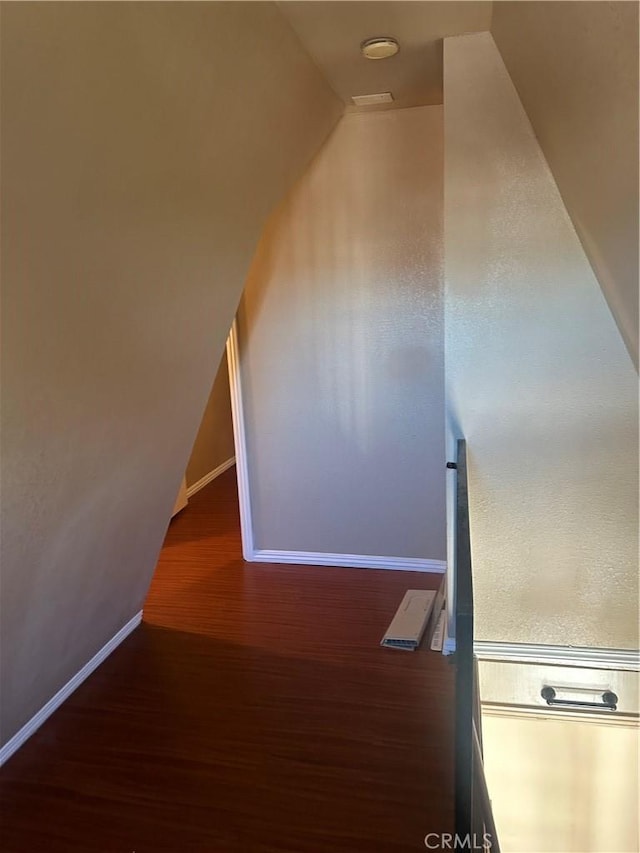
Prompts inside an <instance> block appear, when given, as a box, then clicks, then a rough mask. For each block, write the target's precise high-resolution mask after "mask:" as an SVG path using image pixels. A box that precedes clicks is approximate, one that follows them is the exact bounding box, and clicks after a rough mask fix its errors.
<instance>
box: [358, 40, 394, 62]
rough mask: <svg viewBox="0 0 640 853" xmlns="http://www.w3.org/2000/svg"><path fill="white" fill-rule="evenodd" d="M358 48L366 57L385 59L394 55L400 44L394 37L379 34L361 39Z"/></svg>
mask: <svg viewBox="0 0 640 853" xmlns="http://www.w3.org/2000/svg"><path fill="white" fill-rule="evenodd" d="M360 50H361V51H362V55H363V56H364V57H365V58H366V59H387V58H388V57H390V56H395V55H396V53H397V52H398V51H399V50H400V45H399V44H398V42H397V41H396V40H395V39H394V38H391V37H389V36H384V37H383V36H379V37H378V38H373V39H367V40H366V41H363V42H362V44H361V45H360Z"/></svg>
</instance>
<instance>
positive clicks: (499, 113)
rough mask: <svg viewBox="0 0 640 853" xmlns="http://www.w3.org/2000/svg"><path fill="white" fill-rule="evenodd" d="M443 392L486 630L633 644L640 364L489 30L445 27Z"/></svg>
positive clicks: (549, 639) (480, 627) (523, 637)
mask: <svg viewBox="0 0 640 853" xmlns="http://www.w3.org/2000/svg"><path fill="white" fill-rule="evenodd" d="M444 73H445V151H446V158H445V258H446V260H445V282H446V283H445V293H446V297H445V304H446V311H445V317H446V319H445V327H446V332H445V340H446V373H447V402H448V408H449V413H450V415H451V417H452V419H453V421H454V423H456V424H457V428H458V430H459V431H460V432H461V433H462V434H463V435H464V436H465V437H466V439H467V442H468V447H469V456H470V477H471V485H470V498H471V528H472V529H471V533H472V545H473V558H474V577H475V598H476V608H477V616H476V620H477V636H478V638H479V639H484V640H498V641H511V642H532V643H550V644H556V643H557V644H567V645H570V644H574V645H583V646H601V647H621V648H629V647H632V648H633V647H635V648H637V644H638V610H637V602H638V395H637V376H636V373H635V370H634V368H633V365H632V363H631V360H630V359H629V356H628V354H627V352H626V350H625V346H624V343H623V341H622V338H621V336H620V333H619V331H618V329H617V327H616V325H615V322H614V320H613V318H612V316H611V313H610V311H609V309H608V307H607V304H606V302H605V299H604V297H603V295H602V292H601V290H600V287H599V286H598V282H597V280H596V278H595V276H594V274H593V271H592V269H591V266H590V264H589V262H588V261H587V258H586V256H585V254H584V251H583V249H582V246H581V244H580V241H579V239H578V237H577V235H576V233H575V230H574V228H573V226H572V224H571V220H570V219H569V216H568V214H567V212H566V209H565V207H564V205H563V203H562V199H561V197H560V194H559V192H558V189H557V187H556V184H555V182H554V180H553V177H552V175H551V172H550V170H549V167H548V166H547V163H546V161H545V159H544V157H543V155H542V152H541V150H540V147H539V145H538V143H537V141H536V139H535V137H534V135H533V131H532V129H531V125H530V124H529V122H528V120H527V117H526V114H525V112H524V110H523V108H522V105H521V103H520V101H519V99H518V95H517V92H516V90H515V89H514V87H513V84H512V82H511V80H510V78H509V75H508V73H507V70H506V68H505V66H504V63H503V62H502V59H501V57H500V54H499V52H498V50H497V48H496V46H495V44H494V42H493V39H492V37H491V36H490V35H489V34H478V35H470V36H460V37H458V38H453V39H448V40H446V41H445V72H444Z"/></svg>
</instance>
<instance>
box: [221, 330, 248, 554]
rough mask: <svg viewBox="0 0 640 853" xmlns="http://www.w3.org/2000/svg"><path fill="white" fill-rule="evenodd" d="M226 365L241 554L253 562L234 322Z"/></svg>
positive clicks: (244, 434) (237, 350) (244, 436)
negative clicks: (238, 508)
mask: <svg viewBox="0 0 640 853" xmlns="http://www.w3.org/2000/svg"><path fill="white" fill-rule="evenodd" d="M227 364H228V366H229V387H230V389H231V417H232V420H233V440H234V444H235V448H236V475H237V478H238V503H239V504H240V532H241V534H242V556H243V557H244V559H245V560H247V561H249V562H250V561H251V559H252V554H253V528H252V525H251V496H250V494H249V472H248V470H247V436H246V433H245V428H244V408H243V405H242V385H241V382H240V350H239V348H238V324H237V322H236V320H234V321H233V325H232V326H231V331H230V332H229V337H228V338H227Z"/></svg>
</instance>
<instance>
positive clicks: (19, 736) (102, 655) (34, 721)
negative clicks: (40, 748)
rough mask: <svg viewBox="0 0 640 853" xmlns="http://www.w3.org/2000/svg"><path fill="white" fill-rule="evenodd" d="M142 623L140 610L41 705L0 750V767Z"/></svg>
mask: <svg viewBox="0 0 640 853" xmlns="http://www.w3.org/2000/svg"><path fill="white" fill-rule="evenodd" d="M141 621H142V610H141V611H140V612H139V613H136V615H135V616H134V617H133V619H130V620H129V621H128V622H127V624H126V625H123V627H122V628H120V630H119V631H118V633H117V634H115V635H114V636H113V637H112V638H111V639H110V640H109V642H108V643H106V644H105V645H104V646H103V647H102V648H101V649H100V651H99V652H97V653H96V654H95V655H94V656H93V657H92V658H91V660H90V661H89V662H88V663H86V664H85V665H84V666H83V667H82V669H81V670H80V671H79V672H77V673H76V674H75V675H74V676H73V678H72V679H71V680H70V681H67V683H66V684H65V685H64V687H62V688H61V689H60V690H58V692H57V693H56V694H55V696H52V697H51V699H49V701H48V702H47V704H46V705H43V706H42V708H40V710H39V711H38V712H37V714H34V716H33V717H31V719H30V720H29V722H28V723H25V724H24V726H23V727H22V728H21V729H20V731H18V732H16V734H15V735H14V736H13V737H12V738H11V739H10V740H8V741H7V742H6V743H5V745H4V746H3V747H2V749H0V766H1V765H2V764H4V763H5V761H7V760H8V759H9V758H11V756H12V755H13V753H14V752H16V750H18V749H19V748H20V747H21V746H22V744H23V743H24V742H25V741H26V740H27V739H28V738H30V737H31V735H32V734H33V733H34V732H35V731H36V730H37V729H39V728H40V726H41V725H42V724H43V723H44V721H45V720H46V719H47V718H48V717H50V716H51V714H53V712H54V711H55V710H57V708H59V707H60V705H62V703H63V702H64V700H65V699H67V698H68V697H69V696H70V695H71V694H72V693H73V691H74V690H75V689H76V688H77V687H79V686H80V685H81V684H82V682H83V681H84V680H85V679H86V678H88V677H89V676H90V675H91V673H92V672H93V671H94V670H96V669H97V668H98V667H99V666H100V664H101V663H102V662H103V661H104V660H105V659H106V658H107V657H109V655H110V654H111V652H112V651H113V650H114V649H115V648H116V646H119V645H120V643H121V642H122V641H123V640H124V639H125V638H126V637H128V636H129V634H130V633H131V632H132V631H133V630H134V629H135V628H137V627H138V625H139V624H140V622H141Z"/></svg>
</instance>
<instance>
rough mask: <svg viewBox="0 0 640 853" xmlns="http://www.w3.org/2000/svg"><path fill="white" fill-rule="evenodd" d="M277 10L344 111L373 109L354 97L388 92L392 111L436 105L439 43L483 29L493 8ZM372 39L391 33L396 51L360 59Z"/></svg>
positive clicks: (314, 6)
mask: <svg viewBox="0 0 640 853" xmlns="http://www.w3.org/2000/svg"><path fill="white" fill-rule="evenodd" d="M279 6H280V9H281V10H282V12H283V13H284V14H285V15H286V17H287V18H288V20H289V22H290V23H291V25H292V26H293V28H294V29H295V31H296V32H297V34H298V36H299V37H300V39H301V41H302V42H303V44H304V46H305V47H306V49H307V51H308V52H309V54H310V55H311V56H312V58H313V59H314V60H315V62H316V64H317V65H318V66H319V67H320V70H321V71H322V72H323V73H324V74H325V76H326V77H327V79H328V80H329V82H330V83H331V85H332V87H333V89H334V91H335V92H336V93H337V94H338V95H339V96H340V97H341V98H342V100H343V101H344V102H345V104H346V105H347V108H349V109H354V110H360V109H371V107H354V106H353V105H352V102H351V98H352V97H353V96H354V95H368V94H373V93H377V92H389V91H390V92H392V94H393V97H394V103H393V104H392V105H391V106H392V107H414V106H418V105H422V104H441V103H442V39H443V38H444V37H445V36H452V35H460V34H462V33H468V32H478V31H483V30H488V29H489V28H490V25H491V7H492V4H491V3H490V2H429V0H416V2H404V0H398V2H393V0H392V2H387V1H386V0H380V2H366V0H363V2H359V0H356V2H351V0H334V2H324V0H317V2H294V0H283V2H280V3H279ZM374 36H393V37H394V38H396V39H397V40H398V41H399V43H400V52H399V53H398V54H397V55H396V56H393V57H391V58H390V59H384V60H374V61H372V60H369V59H365V58H364V57H363V56H362V54H361V52H360V45H361V43H362V42H363V41H364V40H365V39H367V38H372V37H374ZM377 108H378V109H379V108H380V107H379V106H378V107H377Z"/></svg>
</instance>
